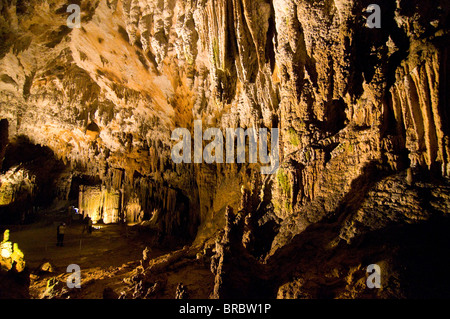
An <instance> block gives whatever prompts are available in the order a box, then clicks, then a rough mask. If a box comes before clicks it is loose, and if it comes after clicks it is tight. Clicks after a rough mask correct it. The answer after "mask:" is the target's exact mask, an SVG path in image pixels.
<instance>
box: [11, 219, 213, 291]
mask: <svg viewBox="0 0 450 319" xmlns="http://www.w3.org/2000/svg"><path fill="white" fill-rule="evenodd" d="M58 224H59V223H58V222H52V224H50V225H49V224H48V222H47V224H42V223H36V224H32V225H27V226H24V227H20V228H18V229H12V230H11V241H12V242H14V243H18V245H19V248H20V249H21V250H22V252H23V253H24V255H25V261H26V263H27V266H28V269H29V270H30V272H31V276H30V279H31V283H30V296H31V298H41V296H42V294H43V293H44V292H45V290H46V285H47V282H48V280H49V279H50V278H56V279H58V280H59V281H61V282H62V283H65V282H66V281H67V278H68V276H69V275H70V274H68V273H67V272H66V270H67V267H68V266H69V265H71V264H77V265H79V266H80V268H81V286H82V287H81V289H72V290H71V292H70V298H75V299H101V298H103V291H104V289H105V288H107V287H108V288H111V289H112V290H113V291H114V292H115V293H116V294H120V292H121V291H123V290H125V289H126V288H127V286H128V283H127V282H126V281H127V280H128V279H129V278H130V277H132V276H133V275H134V274H135V269H136V267H137V266H139V264H140V260H141V258H142V251H143V250H144V249H145V247H146V246H148V244H146V243H149V242H151V239H152V234H151V233H150V232H147V231H146V232H139V231H137V230H136V229H135V227H129V226H128V227H125V226H123V225H94V227H97V228H99V229H94V230H93V232H92V233H91V234H87V233H84V234H83V226H82V225H81V223H80V222H77V221H75V222H72V223H70V224H68V225H67V229H66V234H65V238H64V247H57V246H56V228H57V225H58ZM149 248H150V251H151V252H150V257H151V258H156V257H159V256H161V255H164V254H166V253H169V252H170V251H164V250H162V249H158V248H155V247H151V246H149ZM47 261H48V262H50V264H51V265H52V267H53V271H52V272H49V273H42V272H39V271H37V270H38V268H39V266H40V265H42V264H43V263H44V262H47ZM166 275H167V278H168V282H167V287H166V289H165V291H164V293H163V294H161V295H160V296H159V298H174V297H175V290H176V286H177V285H178V283H179V282H183V283H184V284H185V285H189V286H190V287H191V288H192V292H193V295H192V297H194V298H208V295H209V293H210V292H211V290H210V289H211V284H212V278H211V276H212V275H211V272H210V271H209V269H207V268H206V267H205V268H198V267H193V266H192V265H191V266H187V267H184V268H182V269H177V270H176V271H171V272H168V273H167V274H166Z"/></svg>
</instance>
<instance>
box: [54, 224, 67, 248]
mask: <svg viewBox="0 0 450 319" xmlns="http://www.w3.org/2000/svg"><path fill="white" fill-rule="evenodd" d="M65 232H66V224H65V223H61V224H60V225H59V226H58V228H57V229H56V240H57V242H56V246H59V247H62V246H64V234H65Z"/></svg>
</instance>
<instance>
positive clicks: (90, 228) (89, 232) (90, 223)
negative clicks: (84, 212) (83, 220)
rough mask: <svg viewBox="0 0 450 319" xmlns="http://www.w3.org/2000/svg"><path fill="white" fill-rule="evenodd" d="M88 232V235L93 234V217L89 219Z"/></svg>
mask: <svg viewBox="0 0 450 319" xmlns="http://www.w3.org/2000/svg"><path fill="white" fill-rule="evenodd" d="M87 231H88V234H92V219H91V217H88V220H87Z"/></svg>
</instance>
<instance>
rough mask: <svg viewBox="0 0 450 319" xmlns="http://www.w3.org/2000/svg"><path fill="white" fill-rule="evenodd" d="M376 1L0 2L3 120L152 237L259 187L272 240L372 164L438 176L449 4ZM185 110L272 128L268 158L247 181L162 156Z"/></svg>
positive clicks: (189, 227)
mask: <svg viewBox="0 0 450 319" xmlns="http://www.w3.org/2000/svg"><path fill="white" fill-rule="evenodd" d="M378 3H379V5H380V7H381V8H382V14H381V18H382V21H381V23H382V28H381V29H370V28H367V27H366V17H367V13H365V9H366V8H367V6H368V5H369V4H370V2H368V1H352V0H339V1H338V0H336V1H333V0H326V1H307V0H270V1H269V0H257V1H250V0H209V1H205V0H198V1H176V0H160V1H146V0H140V1H138V0H123V1H118V0H112V1H110V0H99V1H80V5H81V9H82V19H81V28H80V29H69V28H67V26H66V19H67V17H68V14H67V12H66V7H67V3H66V2H64V1H59V0H46V1H28V2H26V3H25V2H24V1H16V2H11V1H7V0H2V1H1V2H0V11H1V12H2V15H1V20H0V23H1V31H0V32H1V35H0V36H1V40H2V46H1V48H0V70H1V74H0V118H4V119H7V120H8V121H9V123H10V129H9V131H10V134H11V135H19V134H23V135H25V136H27V137H28V138H29V139H30V140H31V141H32V142H33V143H35V144H40V145H45V146H47V147H49V148H50V149H51V150H52V151H53V152H54V153H55V155H56V157H57V158H58V159H60V160H61V161H63V162H64V163H66V164H67V165H68V166H69V167H70V169H71V171H72V172H75V173H77V174H85V175H87V176H92V177H95V178H97V179H98V180H99V181H100V185H101V186H100V189H108V190H111V191H112V192H113V193H114V194H115V195H114V196H113V197H112V198H113V199H112V203H110V204H107V206H108V207H109V206H111V207H114V209H113V211H115V209H116V207H117V206H118V204H117V201H118V199H117V194H118V193H120V194H121V195H120V205H119V206H120V208H121V209H122V212H123V211H124V210H126V208H127V207H128V208H129V211H130V212H132V211H133V212H134V211H135V210H139V207H140V208H141V209H142V211H143V215H144V216H145V217H147V218H150V217H151V216H153V212H154V211H155V210H158V209H159V210H160V214H159V216H160V217H159V220H160V226H161V229H164V232H165V233H167V234H173V233H178V232H182V233H186V234H188V235H189V236H191V237H192V238H193V237H195V236H197V238H198V240H202V239H204V238H207V237H208V236H211V235H212V234H214V232H215V231H216V230H217V229H220V228H222V227H223V226H224V225H225V221H224V214H225V207H226V206H227V205H231V206H233V207H234V208H235V209H237V208H238V206H239V203H240V198H241V195H242V194H241V187H242V186H243V187H244V188H248V189H252V192H253V195H254V196H255V197H258V196H259V194H260V193H262V194H263V197H264V198H266V199H265V200H264V204H265V205H266V206H267V208H268V210H270V211H273V213H274V215H273V217H271V219H272V220H273V221H276V223H278V224H279V225H281V226H280V227H281V228H280V229H281V230H280V232H279V235H278V237H277V238H278V239H277V240H275V241H274V244H273V249H274V250H276V247H278V246H282V245H284V244H285V243H286V241H289V238H291V237H293V236H294V235H295V234H297V233H300V232H301V231H302V230H304V229H305V228H306V227H307V226H308V225H310V224H311V223H314V222H317V221H319V220H321V219H322V218H324V217H326V216H330V215H332V214H333V213H334V212H336V210H337V209H338V208H339V206H340V205H341V203H342V201H345V200H346V195H348V194H349V193H351V192H352V190H353V189H354V186H352V185H354V183H355V182H358V180H359V179H361V178H367V179H372V178H373V177H374V175H376V173H373V170H372V167H374V166H377V165H378V166H380V167H386V168H388V169H391V170H393V171H401V170H403V169H405V168H408V167H410V166H411V167H423V168H425V169H427V170H431V171H433V172H436V173H437V174H439V175H441V176H447V177H448V176H449V175H450V164H449V156H450V153H449V152H450V150H449V135H448V115H447V114H448V111H447V109H448V105H447V104H448V93H445V88H446V86H448V79H447V76H446V73H447V70H448V45H447V43H448V11H449V8H448V5H447V4H446V3H445V1H436V2H433V3H428V2H420V1H412V2H411V1H408V2H407V1H400V0H398V1H391V0H380V1H378ZM196 119H201V120H202V121H203V123H204V127H218V128H221V129H224V128H235V127H242V128H248V127H254V128H261V127H267V128H273V127H274V128H279V129H280V132H281V141H280V155H281V162H282V164H281V169H280V170H279V171H278V172H277V174H275V175H273V176H271V177H269V179H268V180H266V181H265V182H264V183H262V182H261V185H258V186H255V185H254V184H255V181H256V179H255V173H254V172H255V171H258V167H257V165H246V164H243V165H240V164H232V165H220V164H217V165H216V164H176V165H175V164H174V163H173V162H172V161H171V158H170V150H171V147H172V146H173V141H171V140H170V137H171V132H172V130H173V129H175V128H177V127H185V128H188V129H189V130H192V125H193V121H194V120H196ZM81 193H82V194H85V193H84V191H81ZM89 196H90V195H89ZM89 196H88V197H89ZM92 196H94V195H92ZM96 196H97V195H96ZM98 196H100V195H98ZM83 198H84V197H83ZM99 198H100V197H99ZM101 198H103V199H96V202H97V204H95V205H97V206H96V207H103V205H104V204H103V201H107V202H108V203H109V199H108V200H106V199H105V197H101ZM108 198H109V197H108ZM88 202H89V201H87V202H85V201H84V199H82V200H81V201H80V205H82V206H83V205H87V206H89V204H87V203H88ZM83 207H84V206H83ZM114 214H115V213H114ZM130 214H135V213H130ZM115 219H116V217H114V218H113V219H112V220H115ZM133 219H134V217H133ZM293 220H295V223H294V222H293ZM298 220H301V222H299V221H298ZM182 221H186V223H183V222H182ZM292 223H294V224H295V227H291V226H292ZM289 225H291V226H289ZM293 228H294V230H292V229H293ZM197 229H199V232H197Z"/></svg>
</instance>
